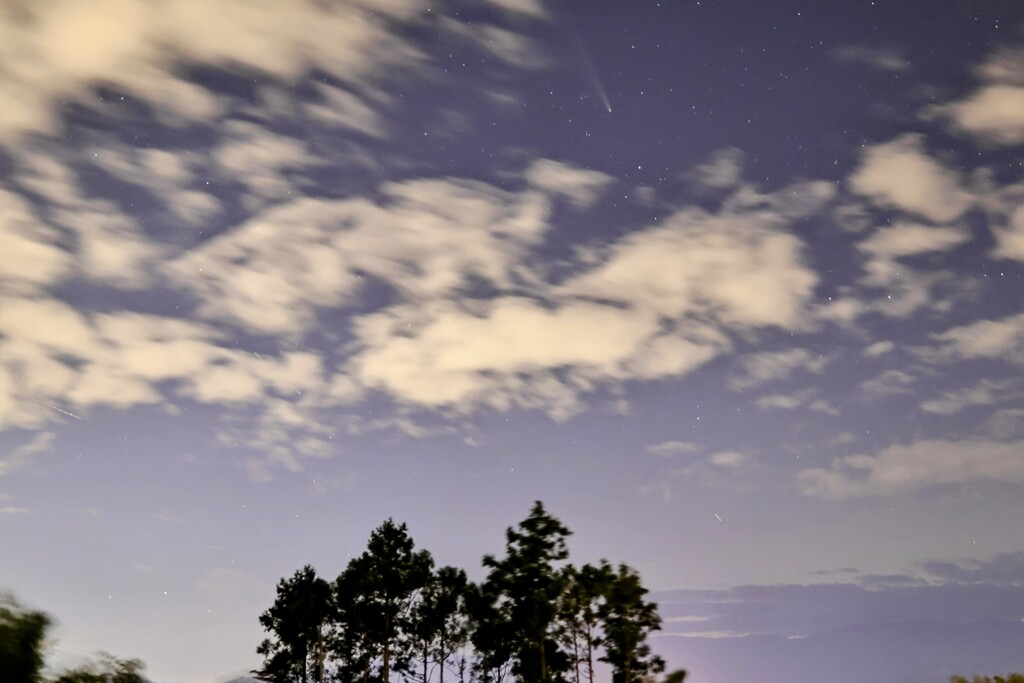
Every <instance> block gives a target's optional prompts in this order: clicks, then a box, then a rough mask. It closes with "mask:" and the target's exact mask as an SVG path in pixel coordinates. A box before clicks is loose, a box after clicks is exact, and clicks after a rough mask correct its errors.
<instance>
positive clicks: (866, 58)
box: [832, 45, 910, 73]
mask: <svg viewBox="0 0 1024 683" xmlns="http://www.w3.org/2000/svg"><path fill="white" fill-rule="evenodd" d="M832 56H833V57H835V58H836V59H838V60H839V61H842V62H851V63H854V64H864V65H866V66H870V67H872V68H875V69H881V70H882V71H890V72H893V73H900V72H903V71H907V70H909V69H910V62H909V61H907V58H906V57H904V56H903V55H902V54H900V52H899V51H898V50H896V49H895V48H891V47H890V48H878V47H869V46H867V45H842V46H840V47H838V48H836V49H834V50H832Z"/></svg>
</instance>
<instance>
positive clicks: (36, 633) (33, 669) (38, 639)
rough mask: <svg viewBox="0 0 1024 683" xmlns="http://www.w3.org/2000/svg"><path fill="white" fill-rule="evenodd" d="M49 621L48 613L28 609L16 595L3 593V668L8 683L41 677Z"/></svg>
mask: <svg viewBox="0 0 1024 683" xmlns="http://www.w3.org/2000/svg"><path fill="white" fill-rule="evenodd" d="M50 623H51V622H50V617H48V616H47V615H46V614H44V613H42V612H34V611H31V610H26V609H25V608H23V607H22V606H21V605H20V604H18V601H17V600H15V599H14V597H13V596H11V595H7V594H0V671H2V672H3V674H4V682H5V683H37V682H38V681H39V680H40V672H41V671H42V668H43V641H44V639H45V638H46V631H47V629H48V628H49V627H50Z"/></svg>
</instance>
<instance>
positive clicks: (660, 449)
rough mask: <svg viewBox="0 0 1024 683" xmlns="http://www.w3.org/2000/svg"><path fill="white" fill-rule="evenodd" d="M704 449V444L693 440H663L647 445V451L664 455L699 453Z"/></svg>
mask: <svg viewBox="0 0 1024 683" xmlns="http://www.w3.org/2000/svg"><path fill="white" fill-rule="evenodd" d="M702 449H703V447H702V446H700V445H699V444H695V443H693V442H691V441H663V442H661V443H655V444H651V445H650V446H648V447H647V451H648V452H649V453H654V454H655V455H663V456H671V455H676V454H680V455H683V454H690V453H697V452H699V451H701V450H702Z"/></svg>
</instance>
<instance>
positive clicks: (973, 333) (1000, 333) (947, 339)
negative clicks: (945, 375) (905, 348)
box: [925, 313, 1024, 363]
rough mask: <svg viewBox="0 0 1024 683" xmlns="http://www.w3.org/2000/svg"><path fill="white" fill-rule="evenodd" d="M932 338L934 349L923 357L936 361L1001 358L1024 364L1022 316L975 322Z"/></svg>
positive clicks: (1023, 322)
mask: <svg viewBox="0 0 1024 683" xmlns="http://www.w3.org/2000/svg"><path fill="white" fill-rule="evenodd" d="M933 337H934V339H935V340H936V341H937V342H938V346H937V348H934V349H931V350H925V355H926V356H937V359H938V360H942V359H952V358H966V359H976V358H1002V359H1004V360H1009V361H1012V362H1016V363H1024V313H1018V314H1016V315H1010V316H1007V317H1005V318H1000V319H998V320H979V321H977V322H973V323H970V324H967V325H961V326H959V327H953V328H951V329H949V330H946V331H945V332H941V333H939V334H936V335H933ZM929 351H932V353H929Z"/></svg>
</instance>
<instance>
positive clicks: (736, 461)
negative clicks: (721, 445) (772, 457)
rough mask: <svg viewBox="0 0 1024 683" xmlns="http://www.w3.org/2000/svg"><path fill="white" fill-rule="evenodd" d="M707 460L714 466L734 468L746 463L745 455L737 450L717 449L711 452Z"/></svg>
mask: <svg viewBox="0 0 1024 683" xmlns="http://www.w3.org/2000/svg"><path fill="white" fill-rule="evenodd" d="M708 462H710V463H711V464H712V465H715V466H716V467H725V468H730V469H735V468H737V467H742V466H743V465H744V464H746V462H747V456H746V455H744V454H743V453H740V452H739V451H719V452H717V453H712V454H711V456H710V457H709V458H708Z"/></svg>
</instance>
